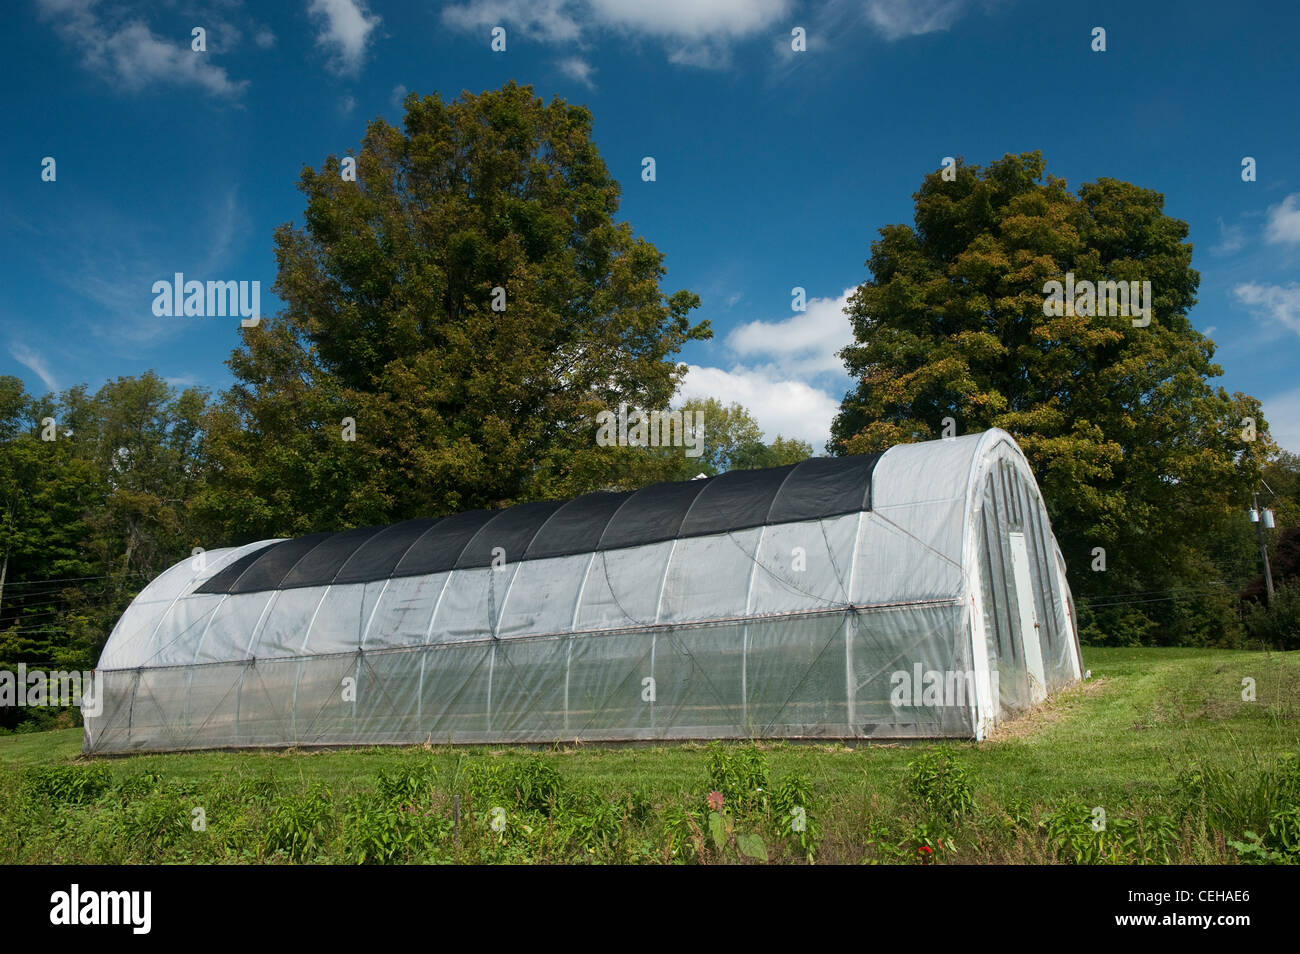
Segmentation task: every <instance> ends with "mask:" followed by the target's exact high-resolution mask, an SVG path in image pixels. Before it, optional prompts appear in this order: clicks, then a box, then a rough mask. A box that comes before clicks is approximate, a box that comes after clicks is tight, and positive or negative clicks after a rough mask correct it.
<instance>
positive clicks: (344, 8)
mask: <svg viewBox="0 0 1300 954" xmlns="http://www.w3.org/2000/svg"><path fill="white" fill-rule="evenodd" d="M307 12H308V13H309V14H310V15H311V16H312V17H313V18H314V19H315V20H316V21H317V22H318V24H319V28H320V31H319V32H318V33H317V34H316V45H317V46H319V47H322V48H324V49H326V50H329V51H330V53H331V54H332V56H333V59H332V60H331V61H330V68H331V69H333V70H334V71H335V72H337V73H341V74H345V75H353V76H355V75H356V74H357V73H359V72H361V66H362V64H363V63H364V62H365V59H366V46H367V45H368V44H369V43H370V35H371V33H373V32H374V30H375V27H377V26H379V24H380V17H378V16H375V15H374V14H372V13H371V12H370V8H369V7H367V6H366V2H365V0H311V2H310V3H309V4H308V6H307Z"/></svg>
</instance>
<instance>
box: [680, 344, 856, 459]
mask: <svg viewBox="0 0 1300 954" xmlns="http://www.w3.org/2000/svg"><path fill="white" fill-rule="evenodd" d="M680 396H681V398H683V399H689V398H695V397H698V398H709V397H711V398H717V399H718V400H719V401H721V402H722V403H723V404H731V403H732V402H736V403H739V404H742V405H744V407H745V409H746V410H748V411H749V412H750V413H751V414H752V415H753V416H754V419H755V420H756V421H758V424H759V426H760V427H761V428H762V429H763V437H764V439H765V440H768V441H771V440H774V439H775V438H776V436H777V435H778V434H780V435H781V436H783V437H797V438H799V439H800V440H804V441H807V442H808V443H809V444H811V445H812V449H813V453H816V454H820V453H823V452H824V451H825V444H826V440H827V438H829V437H830V433H831V421H832V419H834V417H835V414H836V412H837V411H839V406H840V405H839V401H838V400H836V399H835V398H832V397H831V396H830V395H829V394H827V393H826V392H825V391H821V390H818V389H817V388H814V387H812V386H811V385H809V384H807V383H805V382H803V381H798V380H794V379H791V378H783V377H781V376H780V374H779V373H775V372H774V371H773V369H771V368H770V367H769V368H759V369H754V368H745V367H741V366H739V365H737V366H735V367H733V368H732V369H731V370H730V371H727V370H724V369H723V368H704V367H700V366H698V365H690V366H689V367H688V370H687V372H686V376H685V378H684V379H683V381H682V387H681V392H680Z"/></svg>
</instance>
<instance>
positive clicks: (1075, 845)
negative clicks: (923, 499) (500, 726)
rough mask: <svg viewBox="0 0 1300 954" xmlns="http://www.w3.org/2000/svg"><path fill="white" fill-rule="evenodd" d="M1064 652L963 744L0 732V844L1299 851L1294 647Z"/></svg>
mask: <svg viewBox="0 0 1300 954" xmlns="http://www.w3.org/2000/svg"><path fill="white" fill-rule="evenodd" d="M1084 665H1085V666H1086V667H1088V668H1090V669H1091V670H1092V679H1090V680H1088V681H1087V682H1085V683H1082V684H1081V685H1080V686H1078V687H1077V688H1074V689H1071V690H1069V691H1066V692H1063V693H1060V694H1058V695H1057V696H1055V697H1053V698H1052V699H1051V700H1049V701H1048V702H1047V703H1046V704H1044V705H1043V706H1042V707H1040V708H1039V709H1037V710H1036V711H1034V712H1032V713H1030V714H1029V715H1027V716H1025V717H1024V718H1022V719H1020V720H1017V721H1014V722H1010V723H1008V724H1006V725H1005V726H1003V727H1002V728H1001V729H999V731H998V733H997V735H996V736H995V737H994V738H992V739H989V740H987V741H984V742H980V743H974V742H971V743H956V744H953V743H949V744H946V745H936V744H931V743H917V744H912V745H861V746H856V747H851V746H845V745H840V744H788V743H773V744H768V743H759V744H758V745H725V746H719V745H713V746H708V745H702V744H673V745H662V746H655V747H600V746H573V745H569V746H557V747H554V748H546V749H541V750H526V749H519V748H473V749H453V748H449V747H434V748H424V747H413V748H371V749H351V750H338V751H327V752H321V751H314V752H292V751H290V752H270V751H266V752H262V751H258V752H199V753H186V754H175V755H141V756H132V757H128V758H111V759H96V760H89V761H87V760H83V759H82V758H81V756H80V750H81V730H80V729H66V730H60V731H54V732H43V733H32V734H26V735H13V736H8V737H4V738H0V861H5V862H11V863H12V862H18V863H21V862H25V861H35V860H48V861H69V862H74V861H87V862H91V861H94V862H102V863H121V862H157V861H180V862H186V861H190V862H211V861H231V862H237V861H249V862H284V861H306V862H310V861H360V860H366V861H371V860H389V861H461V862H492V861H506V862H509V861H530V862H551V861H554V862H566V861H585V860H590V861H603V862H661V861H675V862H725V861H735V862H739V861H747V862H748V861H752V860H754V859H753V857H752V856H753V855H755V854H756V852H755V851H753V850H752V849H753V841H752V839H751V840H750V841H749V842H747V843H746V844H747V846H748V847H749V848H751V851H750V852H749V855H747V854H746V853H745V852H744V851H741V850H740V848H739V847H738V846H740V845H741V839H740V837H739V836H741V835H743V834H752V835H756V836H758V837H759V838H760V839H761V841H762V843H763V847H764V853H766V854H767V856H768V857H769V859H770V860H773V861H791V862H804V861H807V860H808V858H809V856H810V855H811V857H812V858H813V859H814V860H816V861H825V862H852V863H858V862H915V861H921V862H928V861H934V862H939V863H962V862H965V863H979V862H1003V863H1005V862H1020V861H1027V862H1049V861H1066V862H1071V861H1112V862H1114V861H1119V862H1141V861H1147V862H1157V863H1159V862H1168V861H1172V862H1190V863H1196V862H1231V861H1234V860H1239V857H1240V860H1274V861H1291V862H1295V861H1296V860H1298V859H1300V797H1298V796H1300V769H1297V766H1296V759H1295V758H1294V757H1293V756H1295V754H1296V753H1297V751H1298V750H1300V653H1289V654H1286V653H1254V652H1237V651H1219V650H1200V649H1101V648H1085V650H1084ZM1245 679H1252V680H1253V681H1254V693H1255V699H1254V701H1245V700H1243V698H1242V696H1243V680H1245ZM909 765H911V766H913V767H912V768H910V769H909ZM714 789H716V790H718V791H719V792H722V793H723V795H724V807H723V810H722V812H721V813H719V815H720V821H718V822H715V823H714V824H715V825H716V826H718V827H717V828H716V831H713V830H710V828H709V825H710V817H709V814H710V810H709V807H708V805H707V803H706V801H705V799H706V796H707V795H708V793H709V792H710V791H711V790H714ZM755 789H762V792H760V793H757V794H756V793H755V791H754V790H755ZM453 793H455V794H459V795H461V796H462V798H463V800H464V802H463V804H464V810H465V818H464V820H463V822H462V828H461V831H460V833H459V836H458V835H457V834H456V833H454V832H453V831H452V830H451V814H452V813H451V796H452V794H453ZM794 808H798V809H802V810H803V817H806V818H807V820H808V822H807V825H806V828H805V829H804V830H803V831H799V830H798V828H799V825H797V824H796V825H794V826H793V827H794V830H791V828H792V826H791V818H792V817H793V816H792V810H793V809H794ZM196 809H202V810H203V815H204V822H205V825H206V827H205V828H204V830H201V831H194V830H193V824H192V816H193V815H194V812H195V810H196ZM1098 809H1101V810H1103V811H1104V812H1105V819H1106V826H1105V829H1104V830H1100V831H1098V830H1096V828H1097V821H1096V819H1098V818H1099V817H1100V816H1099V815H1098V813H1097V810H1098ZM494 823H495V824H496V826H497V827H501V826H504V827H503V828H502V829H501V830H500V831H495V830H494V829H493V825H494ZM1247 830H1250V831H1254V832H1256V833H1257V834H1258V835H1259V838H1258V839H1256V840H1255V841H1252V840H1251V839H1249V838H1247V837H1246V835H1245V832H1246V831H1247ZM944 839H946V842H945V841H944ZM1243 839H1245V842H1244V843H1245V844H1250V845H1254V844H1255V843H1256V841H1257V842H1258V847H1255V848H1249V849H1242V848H1240V847H1236V848H1234V847H1233V845H1232V842H1238V843H1242V840H1243ZM941 842H942V843H943V844H942V846H941V845H940V843H941ZM954 845H955V850H954V847H953V846H954ZM927 848H928V849H929V850H928V851H927Z"/></svg>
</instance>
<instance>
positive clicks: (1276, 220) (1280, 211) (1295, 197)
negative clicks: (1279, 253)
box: [1264, 192, 1300, 245]
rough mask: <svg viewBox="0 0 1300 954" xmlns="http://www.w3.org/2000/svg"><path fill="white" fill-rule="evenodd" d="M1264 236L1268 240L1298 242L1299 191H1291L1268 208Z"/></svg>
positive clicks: (1293, 243)
mask: <svg viewBox="0 0 1300 954" xmlns="http://www.w3.org/2000/svg"><path fill="white" fill-rule="evenodd" d="M1264 237H1265V238H1266V239H1267V240H1268V241H1269V242H1283V243H1286V244H1287V245H1295V244H1297V243H1300V192H1295V193H1292V194H1291V195H1289V196H1287V197H1286V198H1285V199H1283V200H1282V201H1281V203H1280V204H1278V205H1275V206H1272V207H1271V208H1270V209H1269V210H1268V224H1267V225H1265V227H1264Z"/></svg>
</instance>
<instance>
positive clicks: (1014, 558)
mask: <svg viewBox="0 0 1300 954" xmlns="http://www.w3.org/2000/svg"><path fill="white" fill-rule="evenodd" d="M1009 536H1010V539H1011V572H1012V574H1013V575H1014V576H1015V580H1016V603H1017V604H1018V606H1019V607H1020V635H1021V637H1022V638H1023V639H1024V641H1025V667H1026V668H1027V669H1028V670H1029V682H1030V687H1029V688H1030V692H1031V693H1032V696H1033V700H1034V702H1042V701H1043V699H1045V698H1047V681H1046V680H1045V679H1044V678H1043V646H1042V643H1041V642H1039V637H1038V619H1037V616H1038V613H1037V611H1036V610H1035V608H1034V583H1033V579H1032V578H1031V577H1030V575H1029V573H1030V569H1029V567H1030V564H1029V549H1028V548H1027V547H1026V546H1025V535H1024V534H1023V533H1019V532H1014V531H1013V532H1012V533H1011V534H1009Z"/></svg>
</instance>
